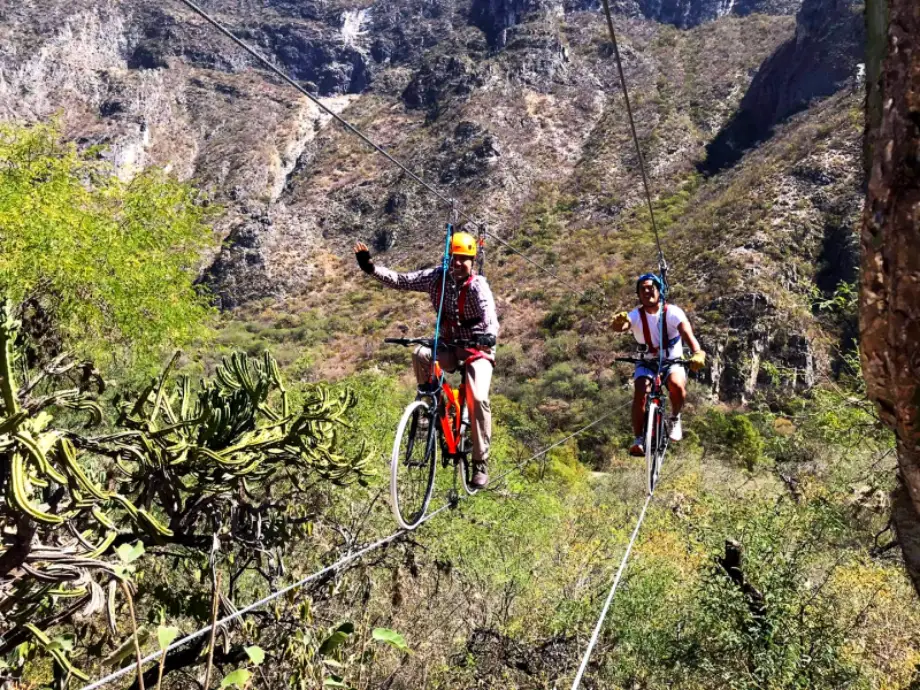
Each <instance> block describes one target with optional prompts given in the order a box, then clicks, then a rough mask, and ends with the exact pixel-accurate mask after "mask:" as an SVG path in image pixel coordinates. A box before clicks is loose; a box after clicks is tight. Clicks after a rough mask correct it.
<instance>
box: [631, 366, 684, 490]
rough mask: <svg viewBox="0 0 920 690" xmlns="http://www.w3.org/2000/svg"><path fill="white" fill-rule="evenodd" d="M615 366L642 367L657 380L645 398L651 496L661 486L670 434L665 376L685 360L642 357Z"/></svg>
mask: <svg viewBox="0 0 920 690" xmlns="http://www.w3.org/2000/svg"><path fill="white" fill-rule="evenodd" d="M614 361H615V362H629V363H631V364H641V365H642V366H644V367H646V368H648V369H651V370H652V371H653V372H654V373H655V376H654V377H653V378H652V388H651V390H650V391H649V393H648V396H647V397H646V398H645V465H646V472H647V475H646V479H647V481H646V487H647V488H648V492H649V493H650V494H651V493H653V492H654V491H655V487H656V486H657V485H658V477H659V475H660V474H661V465H662V464H663V463H664V454H665V452H666V451H667V450H668V444H669V442H670V434H671V420H670V418H669V416H668V415H667V408H668V403H667V396H666V395H665V391H666V389H667V387H666V386H664V385H662V384H663V382H664V379H666V378H667V377H666V376H665V377H662V375H661V374H662V372H663V371H667V369H668V367H671V366H674V365H675V364H683V363H684V362H685V361H686V360H685V359H684V358H682V357H678V358H676V359H664V360H658V359H643V358H641V357H616V358H615V359H614Z"/></svg>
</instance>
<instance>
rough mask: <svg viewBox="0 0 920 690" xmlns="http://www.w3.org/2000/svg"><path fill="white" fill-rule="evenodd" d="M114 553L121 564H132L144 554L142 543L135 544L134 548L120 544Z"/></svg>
mask: <svg viewBox="0 0 920 690" xmlns="http://www.w3.org/2000/svg"><path fill="white" fill-rule="evenodd" d="M115 552H116V553H117V554H118V557H119V558H120V559H121V562H122V563H126V564H127V563H133V562H134V561H136V560H137V559H138V558H140V557H141V556H142V555H143V554H144V544H143V542H140V541H139V542H137V543H136V544H135V545H134V546H131V545H130V544H122V545H121V546H119V547H118V548H117V549H115Z"/></svg>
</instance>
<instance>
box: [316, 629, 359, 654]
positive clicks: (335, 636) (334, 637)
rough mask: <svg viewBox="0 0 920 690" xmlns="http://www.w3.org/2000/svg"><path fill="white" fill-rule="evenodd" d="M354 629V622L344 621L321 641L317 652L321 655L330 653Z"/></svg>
mask: <svg viewBox="0 0 920 690" xmlns="http://www.w3.org/2000/svg"><path fill="white" fill-rule="evenodd" d="M354 631H355V624H354V623H352V622H351V621H345V622H344V623H342V624H341V625H340V626H339V627H338V628H336V629H335V632H334V633H332V634H331V635H330V636H329V637H327V638H326V639H325V640H324V641H323V644H322V645H320V648H319V653H320V654H322V655H326V654H331V653H332V652H334V651H335V650H336V649H337V648H338V647H340V646H341V645H342V644H343V643H344V642H345V641H346V640H347V639H348V636H349V635H351V634H352V633H353V632H354Z"/></svg>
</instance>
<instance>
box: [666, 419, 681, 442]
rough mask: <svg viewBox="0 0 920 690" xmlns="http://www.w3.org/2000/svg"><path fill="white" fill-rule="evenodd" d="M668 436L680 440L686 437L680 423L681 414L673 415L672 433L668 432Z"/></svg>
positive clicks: (673, 439)
mask: <svg viewBox="0 0 920 690" xmlns="http://www.w3.org/2000/svg"><path fill="white" fill-rule="evenodd" d="M668 438H670V439H671V440H672V441H680V440H682V439H683V438H684V430H683V428H682V427H681V425H680V415H677V416H676V417H671V433H670V434H668Z"/></svg>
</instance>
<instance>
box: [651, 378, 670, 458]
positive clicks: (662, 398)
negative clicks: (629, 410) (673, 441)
mask: <svg viewBox="0 0 920 690" xmlns="http://www.w3.org/2000/svg"><path fill="white" fill-rule="evenodd" d="M666 390H667V388H666V386H665V385H664V381H662V378H661V371H660V370H659V371H658V372H656V374H655V378H653V379H652V388H651V390H650V391H649V392H648V395H647V396H646V397H645V419H646V420H648V416H649V413H650V412H651V409H652V405H657V408H658V414H660V415H661V416H662V420H663V419H664V417H665V410H667V400H668V396H667V393H666V392H665V391H666ZM662 427H664V424H662ZM663 432H664V429H663V428H662V429H658V428H656V429H655V433H656V438H655V443H656V446H657V447H658V448H659V449H663V448H667V446H668V436H667V434H666V433H663ZM662 437H663V438H662Z"/></svg>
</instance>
